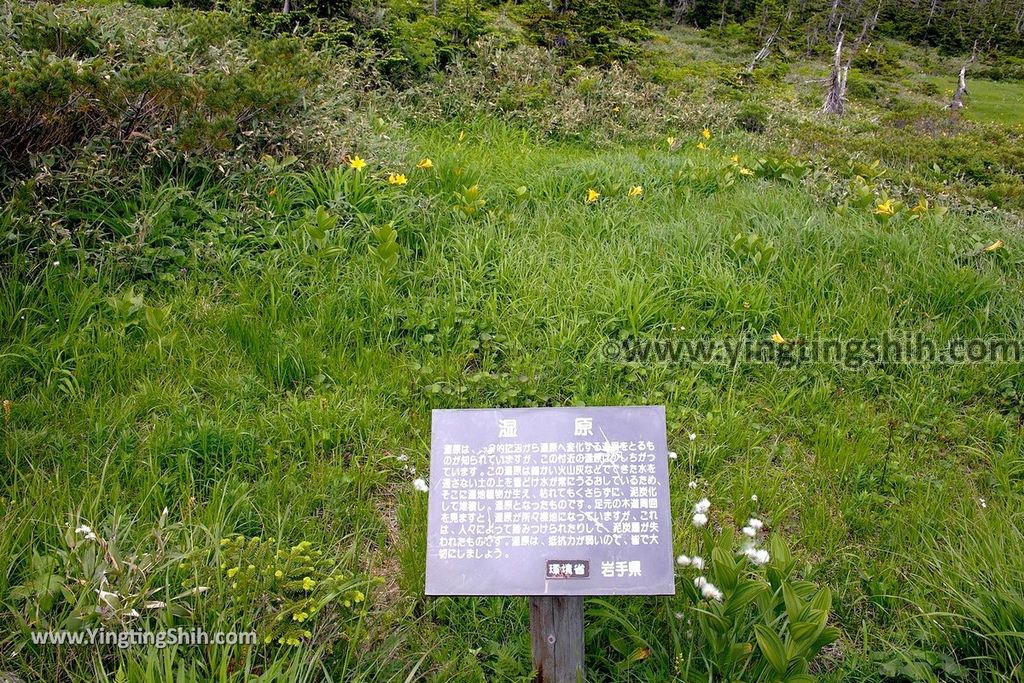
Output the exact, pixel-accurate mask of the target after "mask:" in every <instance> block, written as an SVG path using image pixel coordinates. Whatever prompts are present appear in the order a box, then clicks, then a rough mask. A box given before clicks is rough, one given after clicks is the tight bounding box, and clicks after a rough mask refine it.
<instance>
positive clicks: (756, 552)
mask: <svg viewBox="0 0 1024 683" xmlns="http://www.w3.org/2000/svg"><path fill="white" fill-rule="evenodd" d="M743 554H744V555H746V556H747V559H748V560H750V561H751V562H753V563H754V564H756V565H763V564H768V560H770V559H772V558H771V555H769V554H768V551H767V550H761V549H759V548H755V547H754V546H752V545H748V546H747V547H746V548H744V549H743Z"/></svg>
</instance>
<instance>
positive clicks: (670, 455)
mask: <svg viewBox="0 0 1024 683" xmlns="http://www.w3.org/2000/svg"><path fill="white" fill-rule="evenodd" d="M678 457H679V454H678V453H676V452H675V451H669V452H668V459H669V460H675V459H676V458H678Z"/></svg>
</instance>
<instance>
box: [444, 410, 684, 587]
mask: <svg viewBox="0 0 1024 683" xmlns="http://www.w3.org/2000/svg"><path fill="white" fill-rule="evenodd" d="M429 485H430V493H429V495H430V500H429V506H428V507H429V517H428V524H427V526H428V530H427V577H426V593H427V595H671V594H673V593H675V581H674V567H673V560H672V530H671V512H670V508H669V490H668V448H667V446H666V442H665V409H664V407H663V406H643V407H598V408H499V409H487V410H435V411H433V427H432V433H431V448H430V484H429Z"/></svg>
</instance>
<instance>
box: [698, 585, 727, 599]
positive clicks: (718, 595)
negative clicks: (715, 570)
mask: <svg viewBox="0 0 1024 683" xmlns="http://www.w3.org/2000/svg"><path fill="white" fill-rule="evenodd" d="M700 594H701V595H703V596H704V597H705V598H707V599H708V600H717V601H718V602H721V601H722V598H724V597H725V596H724V595H723V594H722V591H720V590H718V588H716V587H715V584H713V583H710V582H707V581H705V582H704V585H703V586H701V587H700Z"/></svg>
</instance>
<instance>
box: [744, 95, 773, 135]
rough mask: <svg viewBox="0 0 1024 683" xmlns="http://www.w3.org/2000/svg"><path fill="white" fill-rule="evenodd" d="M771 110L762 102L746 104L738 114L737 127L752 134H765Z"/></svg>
mask: <svg viewBox="0 0 1024 683" xmlns="http://www.w3.org/2000/svg"><path fill="white" fill-rule="evenodd" d="M769 118H771V110H770V109H769V108H768V107H766V106H765V105H763V104H761V103H760V102H744V103H743V104H742V105H741V106H740V108H739V110H738V111H737V112H736V125H737V126H739V127H740V128H742V129H743V130H745V131H747V132H750V133H763V132H764V131H765V129H766V128H767V127H768V120H769Z"/></svg>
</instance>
